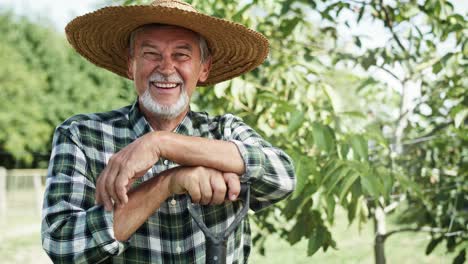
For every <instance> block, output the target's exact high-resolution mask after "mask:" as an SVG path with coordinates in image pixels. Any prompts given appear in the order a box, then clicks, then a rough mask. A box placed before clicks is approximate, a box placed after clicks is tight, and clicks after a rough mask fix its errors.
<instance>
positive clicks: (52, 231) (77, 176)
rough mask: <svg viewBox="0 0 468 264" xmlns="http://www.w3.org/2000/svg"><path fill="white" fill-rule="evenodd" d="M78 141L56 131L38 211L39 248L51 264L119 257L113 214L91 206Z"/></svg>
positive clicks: (89, 183) (91, 193)
mask: <svg viewBox="0 0 468 264" xmlns="http://www.w3.org/2000/svg"><path fill="white" fill-rule="evenodd" d="M88 167H89V166H88V164H87V159H86V157H85V155H84V153H83V151H82V149H81V148H80V143H79V140H78V139H77V138H75V137H73V135H72V134H71V133H70V132H69V131H68V130H66V129H63V128H62V129H61V128H60V127H59V128H57V130H56V131H55V134H54V140H53V149H52V154H51V160H50V163H49V169H48V175H47V180H46V190H45V194H44V206H43V211H42V227H41V235H42V245H43V248H44V250H45V251H46V252H47V254H48V255H49V257H50V258H51V259H52V261H53V262H54V263H99V262H102V261H105V260H106V259H107V258H108V257H109V256H113V255H119V254H120V253H122V252H123V251H124V250H125V248H126V243H122V242H119V241H117V240H116V239H115V236H114V231H113V213H112V212H107V211H105V210H104V208H103V206H97V205H95V198H94V193H95V185H94V181H93V180H90V178H88V177H87V176H86V175H89V170H88Z"/></svg>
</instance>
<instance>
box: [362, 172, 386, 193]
mask: <svg viewBox="0 0 468 264" xmlns="http://www.w3.org/2000/svg"><path fill="white" fill-rule="evenodd" d="M360 179H361V185H362V187H363V188H364V190H366V191H367V192H368V193H369V194H370V195H372V196H373V197H378V196H380V194H381V191H380V190H381V189H382V188H381V186H380V183H379V181H378V179H377V176H376V175H374V174H368V175H366V174H362V175H361V178H360Z"/></svg>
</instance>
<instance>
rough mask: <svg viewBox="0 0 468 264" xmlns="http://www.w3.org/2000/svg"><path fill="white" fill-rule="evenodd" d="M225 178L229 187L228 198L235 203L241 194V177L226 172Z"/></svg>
mask: <svg viewBox="0 0 468 264" xmlns="http://www.w3.org/2000/svg"><path fill="white" fill-rule="evenodd" d="M223 176H224V180H225V181H226V184H227V187H228V196H229V197H228V198H229V200H231V201H235V200H236V199H237V197H238V196H239V193H240V177H239V175H237V174H235V173H231V172H225V173H224V174H223Z"/></svg>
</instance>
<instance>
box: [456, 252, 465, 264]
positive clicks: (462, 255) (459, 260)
mask: <svg viewBox="0 0 468 264" xmlns="http://www.w3.org/2000/svg"><path fill="white" fill-rule="evenodd" d="M465 261H466V249H465V248H464V249H462V250H460V253H458V255H457V257H456V258H455V259H454V260H453V264H463V263H465Z"/></svg>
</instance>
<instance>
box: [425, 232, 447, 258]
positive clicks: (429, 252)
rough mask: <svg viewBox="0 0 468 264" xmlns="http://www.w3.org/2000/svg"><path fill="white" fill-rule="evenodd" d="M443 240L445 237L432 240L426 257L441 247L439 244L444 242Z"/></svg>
mask: <svg viewBox="0 0 468 264" xmlns="http://www.w3.org/2000/svg"><path fill="white" fill-rule="evenodd" d="M443 240H444V237H443V236H441V237H438V238H436V239H434V238H432V240H431V242H429V244H427V247H426V255H429V254H431V252H432V251H433V250H434V249H435V248H436V246H437V245H439V243H440V242H442V241H443Z"/></svg>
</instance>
